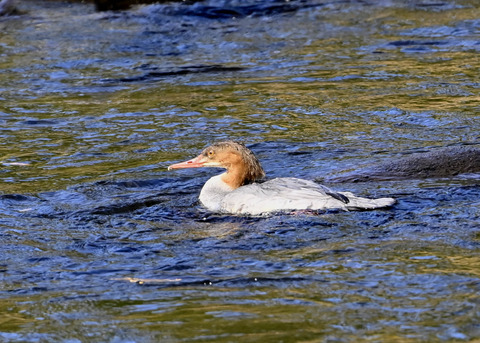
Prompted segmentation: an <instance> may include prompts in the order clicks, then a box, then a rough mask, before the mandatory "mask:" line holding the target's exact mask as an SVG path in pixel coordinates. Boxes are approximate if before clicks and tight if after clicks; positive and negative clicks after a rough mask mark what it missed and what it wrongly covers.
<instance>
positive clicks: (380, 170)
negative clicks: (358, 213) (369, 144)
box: [316, 146, 480, 182]
mask: <svg viewBox="0 0 480 343" xmlns="http://www.w3.org/2000/svg"><path fill="white" fill-rule="evenodd" d="M479 172H480V149H479V148H475V147H469V146H455V147H448V148H438V149H434V150H432V151H429V152H424V153H414V154H412V155H409V156H405V157H402V158H399V159H393V160H388V161H386V162H383V163H380V164H376V165H372V166H368V167H365V168H363V169H359V170H355V171H352V172H347V173H344V174H337V175H335V176H332V177H327V178H326V179H323V180H322V182H324V181H328V182H367V181H380V180H401V179H426V178H444V177H452V176H456V175H459V174H467V173H479ZM319 180H320V179H318V180H316V181H319Z"/></svg>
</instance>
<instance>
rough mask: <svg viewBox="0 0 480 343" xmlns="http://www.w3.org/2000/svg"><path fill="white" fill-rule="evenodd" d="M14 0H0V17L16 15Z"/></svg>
mask: <svg viewBox="0 0 480 343" xmlns="http://www.w3.org/2000/svg"><path fill="white" fill-rule="evenodd" d="M16 11H17V9H16V7H15V0H0V16H1V15H8V14H14V13H16Z"/></svg>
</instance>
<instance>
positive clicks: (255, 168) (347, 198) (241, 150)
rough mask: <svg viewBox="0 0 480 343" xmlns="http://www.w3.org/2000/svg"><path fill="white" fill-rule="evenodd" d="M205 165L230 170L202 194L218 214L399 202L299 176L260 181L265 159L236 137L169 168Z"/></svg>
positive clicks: (371, 206)
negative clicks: (257, 155)
mask: <svg viewBox="0 0 480 343" xmlns="http://www.w3.org/2000/svg"><path fill="white" fill-rule="evenodd" d="M199 167H217V168H224V169H226V172H224V173H222V174H220V175H217V176H214V177H212V178H210V179H209V180H208V181H207V182H206V183H205V185H204V186H203V188H202V190H201V192H200V197H199V199H200V202H201V203H202V204H203V205H204V206H205V207H206V208H207V209H208V210H210V211H213V212H219V213H229V214H240V215H253V216H255V215H262V214H268V213H272V212H286V211H289V212H292V211H298V210H326V209H339V210H346V211H348V210H358V209H365V210H367V209H368V210H369V209H377V208H384V207H389V206H391V205H393V204H394V203H395V200H394V199H392V198H380V199H367V198H361V197H357V196H355V195H354V194H352V193H350V192H336V191H333V190H331V189H329V188H327V187H325V186H323V185H320V184H317V183H315V182H313V181H309V180H303V179H298V178H294V177H282V178H275V179H272V180H269V181H265V182H258V181H261V180H262V179H263V178H264V177H265V172H264V170H263V168H262V166H261V165H260V162H259V161H258V159H257V158H256V157H255V155H254V154H253V152H252V151H251V150H250V149H248V148H247V147H246V146H245V145H244V144H242V143H238V142H235V141H225V142H218V143H215V144H213V145H211V146H209V147H207V148H206V149H205V150H203V151H202V153H201V154H200V155H198V156H197V157H195V158H193V159H191V160H188V161H185V162H180V163H176V164H172V165H171V166H169V167H168V170H172V169H182V168H199Z"/></svg>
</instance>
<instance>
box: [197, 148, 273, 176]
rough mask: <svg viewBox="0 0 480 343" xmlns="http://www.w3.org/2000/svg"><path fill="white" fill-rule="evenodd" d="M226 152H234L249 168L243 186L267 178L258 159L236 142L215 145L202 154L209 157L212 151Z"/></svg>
mask: <svg viewBox="0 0 480 343" xmlns="http://www.w3.org/2000/svg"><path fill="white" fill-rule="evenodd" d="M224 150H230V151H234V152H235V153H237V154H238V155H239V156H240V157H241V158H242V160H243V161H244V162H245V164H246V167H247V168H246V174H245V180H244V182H243V185H247V184H250V183H253V182H255V181H256V180H259V179H262V178H264V177H265V172H264V171H263V168H262V166H261V165H260V162H259V161H258V159H257V157H256V156H255V155H254V154H253V152H252V151H251V150H250V149H248V148H247V147H246V146H245V144H243V143H239V142H235V141H224V142H218V143H214V144H212V145H211V146H209V147H208V148H206V149H205V150H203V152H202V154H203V155H204V156H209V153H210V152H211V151H213V152H217V153H218V152H222V151H224Z"/></svg>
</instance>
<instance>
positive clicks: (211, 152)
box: [207, 150, 215, 158]
mask: <svg viewBox="0 0 480 343" xmlns="http://www.w3.org/2000/svg"><path fill="white" fill-rule="evenodd" d="M207 155H208V157H210V158H212V157H213V155H215V153H214V152H213V150H210V151H209V152H207Z"/></svg>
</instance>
